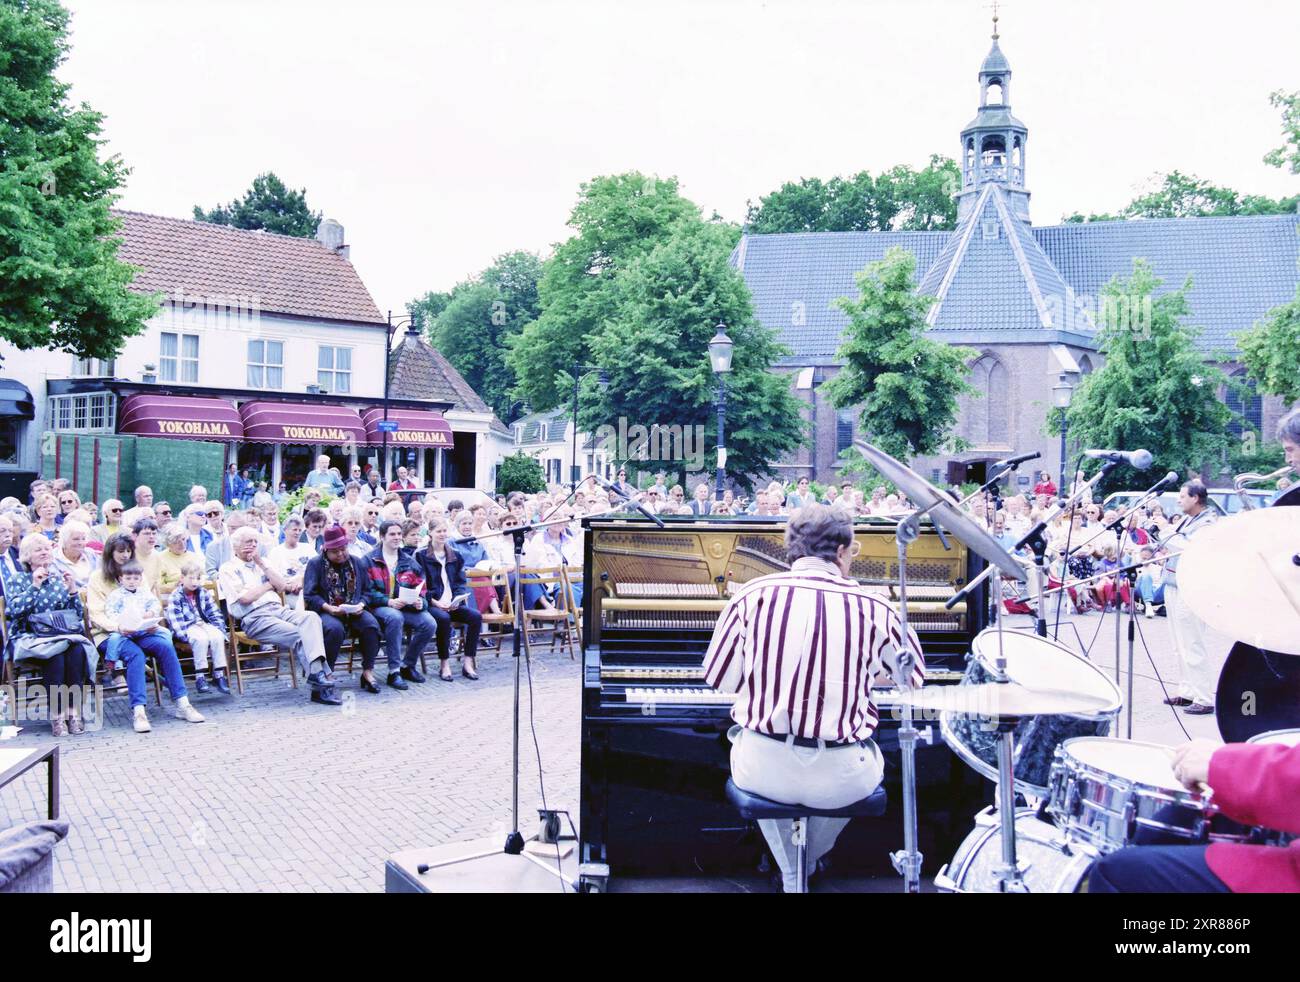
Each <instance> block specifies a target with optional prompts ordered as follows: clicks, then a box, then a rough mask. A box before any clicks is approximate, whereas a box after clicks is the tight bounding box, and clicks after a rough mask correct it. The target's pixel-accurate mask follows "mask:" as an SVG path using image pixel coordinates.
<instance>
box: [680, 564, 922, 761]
mask: <svg viewBox="0 0 1300 982" xmlns="http://www.w3.org/2000/svg"><path fill="white" fill-rule="evenodd" d="M901 632H902V621H901V620H900V618H899V616H898V614H897V613H896V612H895V611H894V609H893V607H891V606H890V605H889V603H888V602H887V601H885V600H883V599H881V598H879V597H874V596H871V595H870V594H868V593H867V592H866V590H865V589H863V588H862V587H861V586H860V585H859V584H858V583H857V581H855V580H851V579H847V578H845V577H844V575H843V574H842V573H841V572H840V570H839V567H838V566H836V565H835V564H833V563H829V562H826V561H825V560H822V559H815V558H812V557H805V558H803V559H797V560H795V562H794V564H793V565H792V566H791V568H790V571H789V572H788V573H774V574H772V575H770V576H763V577H760V578H758V579H755V580H750V581H749V582H748V583H746V584H744V586H742V587H741V588H740V590H739V591H738V592H737V593H736V595H735V596H734V597H732V599H731V602H730V603H728V604H727V606H726V607H725V608H724V609H723V611H722V614H721V616H720V617H719V618H718V625H717V627H716V628H715V629H714V632H713V640H712V641H711V642H710V643H709V650H708V653H707V654H706V655H705V656H704V672H705V678H706V680H707V681H708V683H709V684H710V685H711V686H713V687H714V688H715V689H719V690H721V691H723V692H736V693H738V694H739V697H738V698H737V699H736V702H735V705H734V706H733V708H732V711H731V716H732V719H734V720H735V721H736V722H737V723H739V724H740V725H741V726H744V727H747V728H749V729H751V730H757V731H758V732H760V733H769V734H776V735H785V734H789V733H793V734H795V735H796V736H800V737H806V738H808V739H822V740H827V741H834V742H839V743H844V742H848V741H852V740H865V739H866V738H867V737H869V736H871V734H872V733H874V732H875V730H876V725H877V724H878V723H879V722H880V715H879V713H878V712H877V709H876V706H875V704H874V703H873V702H872V701H871V683H872V679H873V678H874V677H875V676H876V674H877V673H878V672H880V671H882V670H885V669H888V670H889V671H891V672H892V671H894V670H895V669H896V667H897V656H898V652H899V649H900V648H901V646H902V633H901ZM907 633H908V642H909V644H910V646H911V649H912V653H913V655H914V656H915V659H916V660H915V663H914V666H913V671H912V684H913V685H914V686H920V685H922V684H923V683H924V681H925V664H924V660H923V656H922V653H921V644H920V642H919V641H918V640H917V637H916V634H915V632H914V631H912V630H911V628H910V627H909V628H908V632H907Z"/></svg>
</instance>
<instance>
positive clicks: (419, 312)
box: [406, 289, 455, 329]
mask: <svg viewBox="0 0 1300 982" xmlns="http://www.w3.org/2000/svg"><path fill="white" fill-rule="evenodd" d="M454 292H455V290H454V289H453V290H452V291H451V292H440V291H436V290H430V291H429V292H428V293H426V294H425V295H424V296H422V297H417V298H416V299H415V300H412V301H411V302H410V303H408V304H407V305H406V312H407V313H408V314H410V315H411V316H412V317H414V318H415V319H416V320H417V321H419V322H420V323H421V324H423V325H425V327H426V329H428V328H430V327H432V325H433V323H434V321H436V320H437V319H438V315H439V314H441V313H442V312H443V311H444V310H446V309H447V305H448V304H449V303H451V297H452V293H454Z"/></svg>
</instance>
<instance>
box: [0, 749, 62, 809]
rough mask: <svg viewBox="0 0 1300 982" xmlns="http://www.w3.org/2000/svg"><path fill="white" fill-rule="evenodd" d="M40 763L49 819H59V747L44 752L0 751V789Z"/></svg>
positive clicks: (38, 750)
mask: <svg viewBox="0 0 1300 982" xmlns="http://www.w3.org/2000/svg"><path fill="white" fill-rule="evenodd" d="M42 761H44V762H45V765H46V768H47V769H46V782H47V788H48V790H47V793H46V798H47V801H48V804H49V817H50V818H52V819H53V818H58V817H59V747H58V744H54V745H52V746H49V747H47V748H45V749H44V750H40V749H37V750H21V749H13V750H0V788H3V787H5V786H6V785H8V784H9V783H10V782H12V781H15V780H17V779H18V777H19V776H20V775H22V774H25V773H27V772H28V771H30V770H31V769H32V768H33V767H35V766H37V765H38V764H40V763H41V762H42Z"/></svg>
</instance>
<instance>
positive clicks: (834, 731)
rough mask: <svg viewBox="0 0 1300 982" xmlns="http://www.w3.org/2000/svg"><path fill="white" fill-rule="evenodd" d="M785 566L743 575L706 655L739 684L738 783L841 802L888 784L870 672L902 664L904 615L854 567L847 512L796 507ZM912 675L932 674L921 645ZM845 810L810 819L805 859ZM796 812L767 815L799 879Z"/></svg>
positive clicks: (709, 667) (718, 683) (821, 850)
mask: <svg viewBox="0 0 1300 982" xmlns="http://www.w3.org/2000/svg"><path fill="white" fill-rule="evenodd" d="M785 543H786V549H787V551H788V553H789V558H790V562H791V564H792V565H791V567H790V570H789V572H782V573H773V574H772V575H770V576H763V577H760V578H758V579H754V580H750V581H749V582H747V583H745V584H744V586H742V587H741V588H740V589H739V590H738V591H737V593H736V594H735V596H733V597H732V599H731V601H730V603H728V604H727V607H726V608H725V609H724V610H723V612H722V614H721V616H720V617H719V618H718V624H717V628H716V629H715V630H714V632H713V639H712V641H711V642H710V643H709V650H708V653H707V654H706V655H705V659H704V671H705V678H706V679H707V681H708V683H709V684H710V685H712V686H713V687H714V688H715V689H719V690H721V691H724V692H735V693H738V697H737V699H736V701H735V704H734V708H733V709H732V718H733V719H734V720H735V721H736V723H737V724H738V725H737V726H734V727H732V730H731V734H730V736H731V742H732V748H731V774H732V779H733V780H734V781H735V782H736V785H737V786H738V787H740V788H743V789H744V790H746V791H749V792H751V793H752V794H757V795H761V796H763V797H764V798H770V799H772V800H774V801H782V802H789V803H791V804H803V805H809V806H810V807H813V808H841V807H844V806H846V805H849V804H852V803H853V802H855V801H859V800H861V799H862V798H865V797H867V796H868V795H869V794H871V792H873V791H874V790H875V789H876V787H877V786H878V785H879V784H880V781H881V777H882V769H883V760H882V757H881V754H880V751H879V749H878V748H877V747H876V744H875V742H874V741H873V740H872V739H871V737H872V734H873V733H874V732H875V730H876V724H877V722H878V721H879V714H878V712H877V710H876V706H875V705H874V704H873V703H872V701H871V684H872V680H873V679H874V678H875V677H876V676H877V675H880V674H882V673H884V672H885V671H887V670H892V669H893V668H894V667H895V665H896V657H897V654H898V645H899V644H901V643H902V634H901V628H902V625H901V622H900V621H899V618H898V615H897V614H896V613H895V612H894V610H893V608H892V607H890V606H889V605H888V603H886V602H885V601H884V600H881V599H879V598H877V597H874V596H871V595H869V594H868V593H867V592H866V591H865V590H864V589H863V588H862V587H861V586H859V585H858V583H857V581H855V580H853V579H851V578H850V577H849V571H850V569H851V567H852V563H853V557H854V555H856V553H857V544H856V543H855V542H854V540H853V524H852V519H851V518H850V517H849V515H848V513H847V512H845V511H842V510H840V509H838V508H832V507H829V506H827V505H820V504H813V505H809V506H808V507H806V508H802V509H800V510H799V511H798V512H797V513H796V514H794V515H791V516H790V520H789V523H788V524H787V526H786V532H785ZM907 643H908V644H909V646H910V647H911V650H912V653H913V655H914V656H915V659H916V660H915V663H914V670H913V673H912V676H913V678H912V682H913V684H914V685H916V686H920V685H921V684H922V683H923V682H924V664H923V663H922V655H921V645H920V643H919V641H918V640H917V638H916V635H915V634H914V633H912V632H911V631H910V630H909V631H908V636H907ZM847 824H848V820H847V819H832V818H813V819H812V820H811V821H810V822H809V823H808V831H807V835H808V842H807V845H808V864H809V868H810V869H813V868H815V867H816V863H817V860H818V859H819V858H820V857H821V856H823V855H824V854H825V853H827V852H828V851H830V849H831V847H832V846H833V845H835V839H836V838H837V837H838V836H839V834H840V832H841V831H842V830H843V829H844V826H845V825H847ZM791 825H792V823H790V822H788V821H781V822H778V821H762V822H759V826H760V828H761V829H762V831H763V835H764V837H765V838H766V839H767V842H768V845H769V846H770V847H771V849H772V853H773V855H774V856H775V857H776V860H777V862H778V863H779V864H780V866H781V873H782V877H783V880H784V886H785V890H786V891H787V892H790V891H792V890H794V888H795V855H796V851H795V847H794V845H793V844H792V843H791V831H792V829H791Z"/></svg>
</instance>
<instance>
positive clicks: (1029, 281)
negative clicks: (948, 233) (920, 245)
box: [919, 184, 1070, 334]
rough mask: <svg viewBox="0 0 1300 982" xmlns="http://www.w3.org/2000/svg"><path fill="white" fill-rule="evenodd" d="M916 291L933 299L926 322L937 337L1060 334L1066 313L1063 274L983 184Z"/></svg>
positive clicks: (994, 190)
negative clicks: (1054, 330)
mask: <svg viewBox="0 0 1300 982" xmlns="http://www.w3.org/2000/svg"><path fill="white" fill-rule="evenodd" d="M919 289H920V291H921V292H922V293H925V294H927V295H929V296H933V297H936V298H937V300H936V302H935V304H934V306H933V307H931V309H930V312H929V315H928V317H927V322H928V323H929V325H930V328H931V330H933V331H935V332H943V331H972V330H976V331H980V332H989V333H990V334H991V333H994V332H998V331H1008V330H1034V329H1037V328H1049V329H1051V328H1065V327H1066V325H1065V324H1064V323H1063V321H1064V320H1065V319H1066V311H1067V310H1068V309H1070V308H1069V307H1068V304H1069V289H1068V287H1067V286H1066V284H1065V281H1064V280H1063V279H1061V274H1060V273H1059V272H1057V270H1056V267H1054V266H1053V265H1052V263H1051V260H1049V259H1048V258H1047V256H1046V255H1045V254H1044V253H1043V250H1042V249H1041V248H1040V247H1039V245H1038V242H1037V241H1036V240H1035V239H1034V237H1033V235H1032V234H1031V232H1030V229H1029V226H1027V225H1026V224H1025V223H1024V222H1021V221H1018V220H1017V219H1016V218H1015V217H1014V216H1013V215H1012V213H1011V209H1010V206H1009V205H1008V204H1007V201H1006V196H1005V195H1004V194H1003V193H1002V189H1001V188H1000V187H999V186H998V185H996V184H986V185H985V186H984V189H983V190H982V191H981V192H980V194H979V197H978V198H977V199H976V203H975V206H974V208H972V209H971V211H970V213H969V214H968V215H967V216H966V218H965V219H964V220H963V221H962V223H961V224H960V225H959V226H958V227H957V229H956V230H955V231H954V232H953V233H952V239H951V241H950V242H949V243H948V245H947V247H945V249H944V251H943V253H942V254H941V255H940V256H939V258H938V260H936V261H935V263H934V264H933V265H932V266H931V267H930V269H929V270H928V271H927V272H926V274H925V275H924V276H923V277H922V278H921V283H920V287H919Z"/></svg>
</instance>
